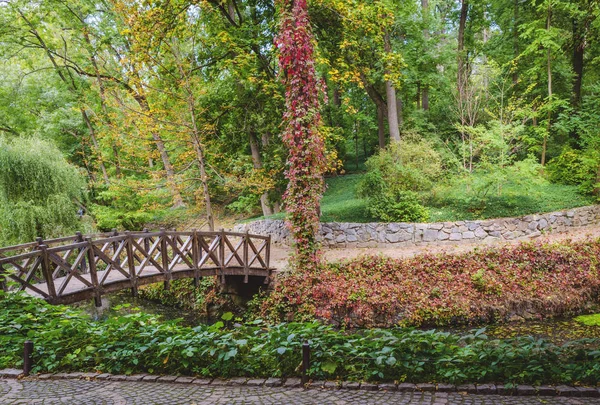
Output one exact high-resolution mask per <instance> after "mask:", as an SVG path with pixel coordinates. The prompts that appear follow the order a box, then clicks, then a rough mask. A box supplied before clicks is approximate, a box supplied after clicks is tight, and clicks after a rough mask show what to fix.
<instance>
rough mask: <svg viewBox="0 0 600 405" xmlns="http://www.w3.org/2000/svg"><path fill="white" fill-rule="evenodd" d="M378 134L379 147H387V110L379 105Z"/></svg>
mask: <svg viewBox="0 0 600 405" xmlns="http://www.w3.org/2000/svg"><path fill="white" fill-rule="evenodd" d="M377 135H378V136H379V149H385V111H384V110H383V107H382V106H380V105H378V106H377Z"/></svg>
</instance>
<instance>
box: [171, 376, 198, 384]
mask: <svg viewBox="0 0 600 405" xmlns="http://www.w3.org/2000/svg"><path fill="white" fill-rule="evenodd" d="M195 379H196V378H194V377H177V379H176V380H175V383H177V384H190V383H191V382H192V381H194V380H195Z"/></svg>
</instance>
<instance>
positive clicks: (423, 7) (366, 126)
mask: <svg viewBox="0 0 600 405" xmlns="http://www.w3.org/2000/svg"><path fill="white" fill-rule="evenodd" d="M279 15H280V10H278V9H277V7H276V5H275V4H274V3H273V2H271V1H265V0H195V1H188V0H172V1H158V0H157V1H153V0H149V1H123V0H109V1H93V0H68V1H67V0H44V1H20V0H10V1H0V244H11V243H18V242H21V241H28V240H33V239H34V238H35V237H37V236H41V237H51V236H58V235H64V234H67V233H70V232H73V231H75V230H82V231H90V232H91V231H92V230H93V229H100V230H109V229H112V228H119V229H132V230H139V229H141V228H142V227H144V226H166V227H173V226H185V227H190V228H205V229H211V228H214V227H215V226H217V225H215V222H217V223H221V224H222V223H224V222H226V221H227V220H228V218H231V217H235V218H241V217H248V216H253V215H254V216H256V215H261V214H262V215H265V216H272V215H277V214H278V213H279V212H280V211H282V209H283V207H282V201H281V198H282V195H283V193H284V191H285V189H286V184H287V183H286V177H285V171H286V157H287V150H286V149H285V148H284V146H283V144H282V141H281V137H280V134H281V133H282V132H283V115H284V111H285V108H286V105H285V89H284V84H283V83H282V80H281V76H282V72H281V71H280V68H279V65H278V50H277V47H276V46H275V45H274V43H275V38H276V36H277V31H278V24H279V21H280V19H279ZM309 16H310V21H311V24H312V31H313V35H314V37H315V44H314V45H315V49H316V54H315V57H316V69H317V72H318V76H319V83H318V85H319V87H320V97H321V111H320V113H321V125H320V127H319V128H320V134H321V136H322V137H323V139H324V140H325V144H326V154H325V156H324V157H323V159H324V161H323V162H321V163H322V164H323V165H324V166H325V167H326V170H327V173H328V177H330V180H329V181H328V183H329V185H330V190H329V192H328V193H330V196H329V198H328V195H327V194H326V196H325V199H324V200H323V216H324V217H325V219H330V220H352V221H363V222H364V221H371V220H381V221H400V220H402V221H427V220H443V219H449V218H454V217H456V218H460V219H468V218H477V217H490V216H496V215H498V216H499V215H508V214H513V213H514V214H522V213H527V212H528V211H531V212H535V211H538V210H544V209H547V210H553V209H558V208H563V207H567V206H574V205H584V204H587V203H592V202H593V201H594V200H595V199H596V198H597V197H598V195H599V194H600V187H599V186H598V183H599V180H600V108H599V107H600V69H599V67H600V66H599V65H600V45H599V44H600V42H599V39H600V38H599V37H600V35H599V34H600V18H598V16H600V7H599V3H598V1H594V0H569V1H567V0H531V1H529V0H525V1H524V0H481V1H472V0H471V1H469V0H461V1H456V0H420V1H409V2H405V1H393V0H363V1H358V0H312V1H310V2H309ZM349 172H355V173H358V174H354V175H349V176H348V175H346V176H342V175H344V174H346V173H349ZM353 199H355V200H353ZM327 204H330V205H331V206H334V205H336V204H337V205H338V206H337V208H336V209H337V211H335V210H333V211H332V210H329V211H328V209H329V208H328V207H327Z"/></svg>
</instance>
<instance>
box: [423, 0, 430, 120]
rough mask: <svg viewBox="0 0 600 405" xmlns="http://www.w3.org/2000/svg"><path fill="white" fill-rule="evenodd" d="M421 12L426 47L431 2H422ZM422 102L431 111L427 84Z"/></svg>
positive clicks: (424, 87) (424, 107)
mask: <svg viewBox="0 0 600 405" xmlns="http://www.w3.org/2000/svg"><path fill="white" fill-rule="evenodd" d="M421 12H422V13H423V20H424V21H423V23H424V24H423V38H424V39H425V46H428V45H429V44H428V40H429V27H428V22H429V0H421ZM421 100H422V107H423V110H425V111H428V110H429V85H428V84H427V83H424V84H423V89H422V95H421Z"/></svg>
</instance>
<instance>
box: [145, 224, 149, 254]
mask: <svg viewBox="0 0 600 405" xmlns="http://www.w3.org/2000/svg"><path fill="white" fill-rule="evenodd" d="M149 232H150V230H148V228H144V233H149ZM144 250H145V251H146V253H149V252H148V251H149V250H150V240H149V239H148V236H144Z"/></svg>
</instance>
